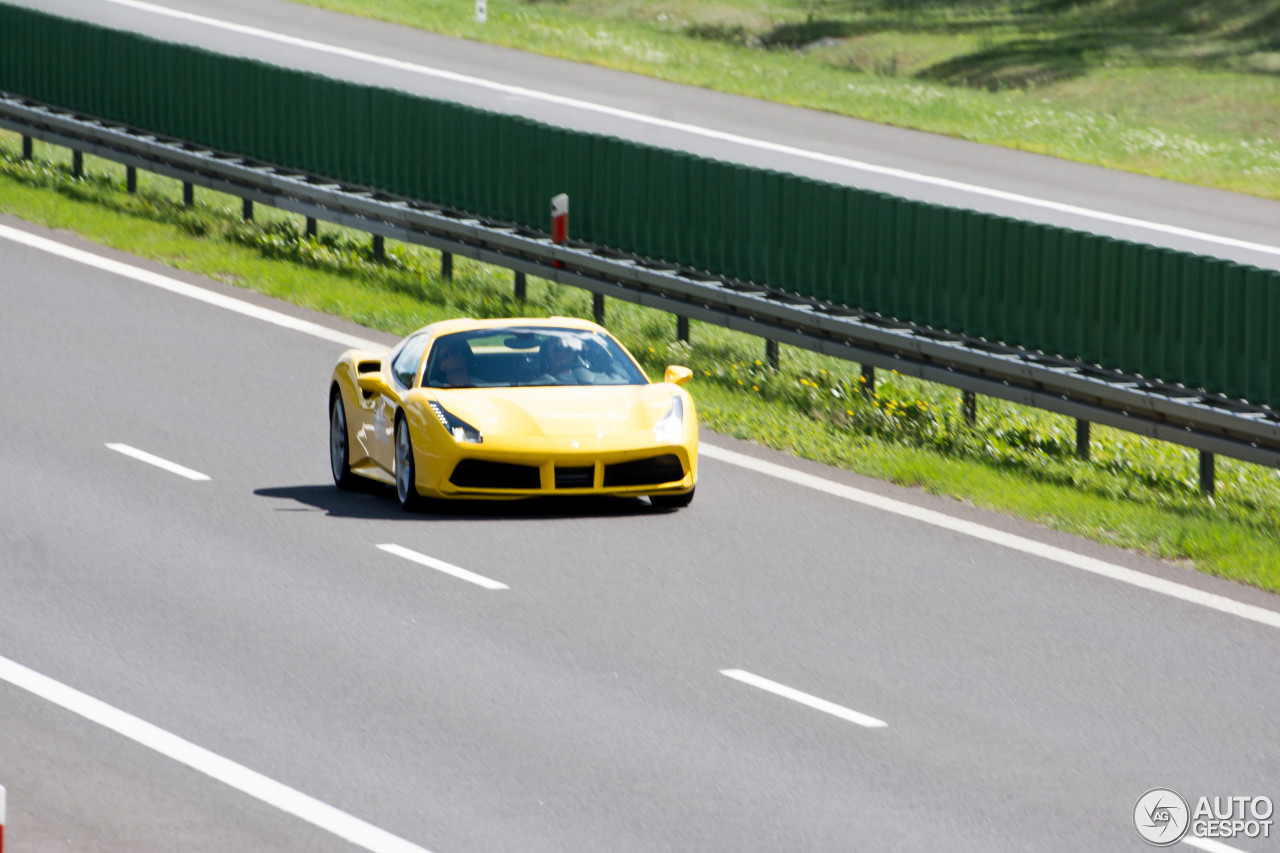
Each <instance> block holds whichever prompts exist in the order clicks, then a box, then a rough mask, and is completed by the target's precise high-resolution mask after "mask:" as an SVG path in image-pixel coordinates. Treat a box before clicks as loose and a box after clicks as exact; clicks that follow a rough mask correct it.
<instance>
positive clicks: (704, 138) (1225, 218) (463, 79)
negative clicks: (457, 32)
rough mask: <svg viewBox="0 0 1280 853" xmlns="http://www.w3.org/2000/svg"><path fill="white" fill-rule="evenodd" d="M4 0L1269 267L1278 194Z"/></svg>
mask: <svg viewBox="0 0 1280 853" xmlns="http://www.w3.org/2000/svg"><path fill="white" fill-rule="evenodd" d="M16 2H18V3H19V4H21V5H28V6H33V7H38V8H44V9H47V10H49V11H53V12H57V13H61V14H65V15H69V16H74V17H83V18H85V19H89V20H93V21H96V22H98V23H103V24H107V25H110V26H114V27H118V28H123V29H130V30H134V31H138V32H142V33H146V34H148V35H152V36H155V37H159V38H164V39H168V40H174V41H181V42H186V43H191V44H196V45H199V46H202V47H208V48H210V49H214V50H218V51H222V52H227V53H233V54H237V55H244V56H250V57H253V58H257V59H262V60H266V61H270V62H273V63H276V64H281V65H288V66H292V67H297V68H302V69H306V70H310V71H314V72H317V73H322V74H326V75H329V76H336V77H341V78H344V79H350V80H355V81H358V82H363V83H369V84H372V85H379V86H385V87H389V88H399V89H404V90H407V91H412V92H417V93H420V94H424V95H429V96H432V97H439V98H443V99H447V100H454V101H461V102H464V103H470V104H473V105H475V106H479V107H483V108H486V109H492V110H495V111H499V112H507V113H515V114H520V115H526V116H529V117H532V118H536V119H540V120H543V121H546V122H549V123H552V124H557V125H562V126H568V127H577V128H582V129H587V130H592V131H597V132H603V133H609V134H613V135H618V136H624V137H627V138H632V139H637V140H642V141H647V142H651V143H653V144H657V145H662V146H665V147H673V148H679V149H683V150H689V151H693V152H695V153H699V154H703V155H707V156H712V157H717V158H720V159H725V160H732V161H735V162H743V163H750V164H753V165H757V166H766V167H769V168H776V169H780V170H783V171H789V172H796V173H800V174H807V175H811V176H813V177H816V178H820V179H823V180H830V181H834V182H837V183H848V184H852V185H856V186H861V187H867V188H870V189H876V190H881V191H884V192H890V193H893V194H895V195H899V196H904V197H909V198H919V199H923V200H926V201H931V202H935V203H940V204H947V205H952V206H957V207H965V208H972V209H978V210H985V211H990V212H994V213H999V214H1003V215H1008V216H1013V217H1016V218H1020V219H1029V220H1034V221H1041V222H1050V223H1053V224H1058V225H1063V226H1066V227H1071V228H1077V229H1080V230H1084V231H1091V232H1095V233H1103V234H1109V235H1111V236H1115V237H1118V238H1123V239H1132V240H1137V241H1139V242H1144V243H1154V244H1157V245H1165V246H1170V247H1172V248H1177V249H1182V250H1186V251H1192V252H1196V253H1200V254H1207V255H1213V256H1217V257H1225V258H1230V259H1233V260H1237V261H1239V262H1242V263H1249V264H1254V265H1257V266H1262V267H1266V268H1271V269H1276V268H1280V202H1275V201H1269V200H1264V199H1259V198H1255V197H1251V196H1243V195H1238V194H1234V193H1226V192H1221V191H1216V190H1209V189H1205V188H1202V187H1193V186H1189V185H1185V184H1178V183H1175V182H1170V181H1162V180H1157V179H1153V178H1147V177H1143V176H1139V175H1132V174H1127V173H1120V172H1113V171H1110V170H1106V169H1101V168H1096V167H1090V166H1083V165H1080V164H1075V163H1069V162H1066V161H1063V160H1058V159H1055V158H1051V157H1043V156H1038V155H1032V154H1027V153H1024V152H1016V151H1010V150H1007V149H1000V148H992V147H989V146H984V145H978V144H974V143H969V142H964V141H961V140H955V139H950V138H946V137H942V136H936V135H933V134H926V133H919V132H914V131H907V130H903V129H900V128H892V127H886V126H883V125H877V124H873V123H869V122H861V121H855V120H852V119H846V118H842V117H838V116H833V115H828V114H825V113H818V112H813V111H808V110H801V109H795V108H791V107H785V106H781V105H777V104H770V103H765V102H760V101H756V100H753V99H748V98H742V97H735V96H729V95H722V94H719V93H715V92H709V91H706V90H703V89H698V88H693V87H688V86H678V85H674V84H669V83H663V82H660V81H655V80H651V79H648V78H644V77H639V76H636V75H630V74H623V73H618V72H612V71H608V70H605V69H600V68H595V67H592V66H583V65H578V64H574V63H568V62H563V61H560V60H554V59H549V58H546V57H542V56H536V55H531V54H526V53H522V52H519V51H512V50H506V49H502V48H497V47H493V46H490V45H484V44H478V43H475V42H468V41H464V40H459V39H451V38H444V37H440V36H436V35H433V34H429V33H422V32H418V31H415V30H411V29H407V28H403V27H397V26H393V25H389V24H384V23H380V22H376V21H370V20H365V19H360V18H351V17H348V16H344V15H339V14H336V13H331V12H327V11H324V10H318V9H312V8H310V7H305V6H301V5H299V4H294V3H289V2H285V0H164V2H163V3H154V4H153V3H146V2H141V0H96V2H93V3H85V2H83V0H16ZM460 8H461V7H460ZM166 12H167V13H168V14H166ZM175 13H176V14H177V15H178V16H179V17H174V16H173V15H174V14H175Z"/></svg>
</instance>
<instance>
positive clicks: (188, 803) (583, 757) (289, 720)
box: [0, 228, 1280, 853]
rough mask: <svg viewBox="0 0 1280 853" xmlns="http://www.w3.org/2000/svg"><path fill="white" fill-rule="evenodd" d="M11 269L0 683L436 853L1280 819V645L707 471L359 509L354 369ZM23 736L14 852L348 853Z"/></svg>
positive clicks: (11, 257)
mask: <svg viewBox="0 0 1280 853" xmlns="http://www.w3.org/2000/svg"><path fill="white" fill-rule="evenodd" d="M27 230H33V229H30V228H28V229H27ZM0 262H2V263H3V267H4V269H5V270H6V274H5V276H4V277H3V279H0V318H2V319H0V323H2V324H3V334H0V361H2V362H3V363H4V364H6V365H7V366H8V370H7V376H8V379H6V381H5V387H6V389H7V390H8V391H9V398H10V400H11V401H12V402H11V404H10V405H8V406H6V407H4V409H3V410H2V413H0V426H2V428H3V431H4V435H5V440H4V441H3V442H2V443H0V480H2V481H3V482H4V484H5V486H4V489H3V491H2V492H0V519H2V521H3V523H0V554H3V563H2V569H0V571H2V572H3V574H2V575H0V581H2V585H0V589H3V594H2V595H0V659H2V660H3V661H7V662H11V663H16V664H19V665H21V666H23V667H27V668H30V669H31V670H34V671H35V672H38V673H41V674H43V675H44V676H47V677H49V678H52V679H56V680H57V681H58V682H59V683H61V684H64V685H67V686H69V687H71V688H74V689H75V690H77V691H82V692H83V693H85V694H88V695H89V696H91V697H94V698H96V699H97V700H100V701H102V702H105V703H107V704H108V705H110V706H112V707H113V708H116V709H119V710H121V711H123V712H126V713H127V714H130V715H133V716H134V717H137V718H140V719H141V720H143V721H145V722H146V723H149V724H152V725H154V726H158V727H159V728H160V729H163V730H165V731H167V732H170V733H172V734H174V735H177V736H178V737H181V738H183V739H185V740H186V741H189V742H191V743H193V744H195V745H198V746H199V747H202V748H204V749H206V750H210V751H212V752H213V753H216V754H217V755H219V756H222V757H224V758H225V759H229V760H230V761H233V762H237V763H238V764H239V765H243V766H244V767H247V768H248V769H250V770H252V771H255V772H257V773H260V774H263V775H264V776H266V777H268V778H269V779H271V780H275V781H276V782H278V783H281V784H283V785H286V786H289V787H290V788H291V789H293V790H294V791H297V792H301V793H302V794H306V795H308V796H310V797H313V798H315V799H316V800H318V801H320V802H321V803H324V804H327V805H328V806H331V807H333V808H336V809H340V810H341V811H342V812H344V813H346V814H347V815H351V816H354V817H356V818H358V819H360V820H361V821H365V822H367V823H368V824H371V825H372V826H373V827H377V828H379V829H380V830H382V831H385V832H387V833H391V834H392V835H393V836H394V837H396V838H399V839H404V840H406V841H407V842H411V843H412V844H414V845H419V846H421V847H422V848H425V849H428V850H431V851H435V853H463V851H492V850H521V851H525V850H548V851H552V850H555V851H570V850H583V851H588V850H590V851H595V850H637V851H651V850H725V851H746V850H762V851H763V850H802V849H803V850H877V851H897V850H900V851H918V850H927V849H938V850H944V849H945V850H954V851H966V850H973V851H1003V850H1008V851H1013V850H1104V849H1105V850H1126V849H1130V850H1139V849H1143V842H1142V841H1141V840H1140V839H1139V837H1138V835H1137V834H1136V831H1135V830H1134V828H1133V826H1132V809H1133V804H1134V802H1135V801H1136V799H1137V798H1138V796H1139V795H1141V794H1142V793H1143V792H1144V791H1146V790H1148V789H1149V788H1152V787H1157V786H1165V787H1170V788H1172V789H1174V790H1176V791H1180V792H1181V793H1183V794H1184V795H1185V796H1188V797H1191V796H1198V795H1200V794H1204V795H1214V794H1218V795H1224V796H1226V795H1254V794H1266V795H1269V796H1271V797H1272V798H1273V799H1276V798H1280V796H1278V795H1280V751H1278V750H1277V746H1276V741H1275V738H1274V737H1272V736H1271V735H1272V733H1273V731H1274V710H1275V708H1276V707H1280V679H1278V678H1277V677H1276V675H1277V663H1276V662H1277V661H1278V660H1280V625H1277V624H1272V625H1266V624H1259V623H1258V622H1256V621H1250V620H1248V619H1242V618H1239V617H1237V616H1233V615H1229V614H1226V613H1222V612H1219V611H1217V610H1213V609H1209V608H1206V607H1204V606H1200V605H1198V604H1196V603H1193V602H1189V601H1181V600H1176V599H1173V598H1170V597H1168V596H1166V595H1160V594H1157V593H1154V592H1150V591H1147V590H1144V589H1139V588H1135V587H1134V586H1132V585H1131V584H1128V583H1119V582H1116V581H1114V580H1110V579H1107V578H1102V577H1097V576H1095V575H1092V574H1088V573H1085V572H1081V571H1078V570H1076V569H1072V568H1069V567H1067V566H1064V565H1063V564H1062V563H1061V562H1060V561H1055V560H1046V559H1039V558H1036V557H1033V556H1029V555H1027V554H1025V553H1020V552H1018V551H1014V550H1011V549H1009V548H1006V547H1002V546H1000V545H998V544H993V543H991V542H988V541H985V540H983V539H979V538H975V537H973V536H969V535H962V534H960V533H957V532H949V531H946V530H942V529H939V528H937V527H936V526H927V525H921V524H919V523H917V522H914V521H912V520H910V519H907V518H903V517H901V516H900V515H897V514H894V513H890V512H884V511H880V510H877V509H874V508H870V507H867V506H863V505H860V504H856V503H852V502H850V501H848V500H844V499H842V498H840V497H838V496H835V495H831V494H826V493H823V492H820V491H816V490H815V489H813V488H808V487H804V486H802V485H797V484H793V483H787V482H781V481H779V480H778V479H777V478H775V477H770V476H765V475H762V474H760V473H757V472H755V471H752V470H750V469H747V468H744V467H742V466H740V465H736V464H726V463H725V462H722V461H719V460H718V459H716V458H715V457H714V456H708V457H704V461H703V468H702V482H701V483H700V485H699V490H698V499H697V500H696V501H695V502H694V504H693V506H692V507H690V508H689V509H688V510H684V511H680V512H675V513H667V512H655V511H653V510H651V509H650V508H649V507H648V506H647V504H645V503H644V502H643V501H634V502H632V501H620V502H605V503H602V504H599V505H597V504H592V503H568V504H558V503H552V504H533V505H496V506H465V507H463V508H461V509H459V510H457V511H454V512H449V513H446V514H426V515H421V516H416V517H411V516H406V515H405V514H404V513H402V512H401V511H400V509H399V508H398V506H397V505H396V503H395V501H394V497H393V496H392V495H391V494H389V493H388V492H386V491H380V490H376V489H375V490H374V491H372V492H370V493H366V494H354V495H353V494H345V493H339V492H338V491H337V490H336V489H334V488H333V487H332V486H331V484H330V479H329V474H328V470H327V458H326V428H327V426H326V417H325V410H324V409H325V400H326V397H325V391H326V383H327V377H328V373H329V370H330V369H331V367H332V364H333V362H334V360H335V358H336V357H337V355H338V353H339V352H340V351H341V349H342V348H343V347H342V346H341V344H337V343H334V342H333V341H329V340H322V339H318V338H316V337H314V336H311V335H308V334H303V333H300V332H297V331H293V330H289V329H284V328H280V327H278V326H275V325H271V324H268V323H265V322H263V321H262V320H260V319H256V318H254V317H251V316H243V315H241V314H236V313H232V312H229V311H227V310H224V309H223V308H220V307H217V306H214V305H208V304H203V303H201V302H197V301H194V300H192V299H189V298H187V297H185V296H183V295H180V294H176V293H172V292H167V291H165V290H160V289H157V288H156V287H152V286H148V285H146V284H143V283H139V282H138V281H135V280H131V279H129V278H123V277H121V276H119V275H115V274H111V273H107V272H103V271H100V270H95V269H90V268H86V267H85V266H84V265H82V264H79V263H74V262H72V261H69V260H66V259H64V258H60V257H57V256H51V255H49V254H47V253H43V252H38V251H35V250H33V249H31V248H29V247H26V246H22V245H18V244H15V243H13V242H11V241H9V240H0ZM167 274H169V275H174V274H172V273H167ZM176 275H177V277H178V278H182V279H184V280H189V281H193V282H195V283H197V284H200V285H201V286H203V287H206V288H211V289H212V290H213V291H215V292H231V291H230V290H229V289H228V288H223V287H220V286H219V285H217V284H214V283H211V282H201V281H199V280H197V279H194V278H191V277H187V276H183V275H181V274H176ZM235 295H236V296H242V294H239V293H236V294H235ZM245 298H247V299H250V300H251V301H253V302H255V303H258V304H268V303H267V301H266V300H264V299H261V298H258V297H245ZM277 307H279V309H280V310H282V311H284V312H286V313H288V314H289V315H291V316H295V317H303V318H309V319H312V320H315V321H317V322H320V323H324V324H325V325H328V326H338V327H340V326H341V324H338V323H336V322H333V321H327V320H325V319H324V318H321V317H315V316H311V315H308V314H306V313H305V312H301V311H299V310H298V309H293V308H288V307H280V306H277ZM354 331H356V332H359V330H354ZM705 438H706V440H707V441H708V443H709V444H711V445H713V446H715V447H718V448H722V449H730V450H736V451H738V452H741V453H744V454H746V455H748V456H750V457H753V458H756V459H763V460H772V461H774V462H780V463H782V464H784V465H787V466H789V467H790V468H793V469H795V468H799V469H801V470H803V471H808V472H811V473H816V474H818V475H819V476H821V477H823V478H825V479H826V480H828V481H832V482H836V483H842V484H851V485H855V486H858V487H860V488H863V489H866V490H869V491H870V492H873V493H875V494H876V495H881V496H888V497H898V498H900V499H902V500H905V501H907V502H908V503H910V504H912V505H916V506H922V507H926V508H932V509H936V510H941V511H944V512H947V513H949V514H951V515H955V516H958V517H960V518H962V519H967V520H970V521H976V522H980V523H982V524H985V525H988V526H989V527H991V528H993V529H998V530H1001V531H1005V532H1009V533H1014V534H1020V535H1023V536H1028V537H1030V538H1032V539H1036V540H1039V541H1042V542H1047V543H1050V544H1055V545H1058V546H1060V547H1065V548H1068V549H1071V550H1074V551H1077V552H1080V553H1082V554H1084V555H1087V556H1093V557H1095V558H1098V559H1101V560H1105V561H1107V562H1108V563H1111V564H1115V565H1118V566H1124V567H1129V568H1131V569H1136V570H1137V571H1138V572H1140V573H1142V574H1143V575H1144V576H1146V577H1153V578H1163V579H1167V580H1173V581H1176V582H1179V583H1182V584H1186V585H1188V586H1189V587H1194V588H1195V589H1197V590H1203V591H1209V592H1216V593H1220V594H1225V595H1226V596H1228V597H1230V598H1231V599H1234V600H1236V601H1242V602H1246V603H1252V604H1254V605H1258V606H1261V607H1263V608H1266V609H1267V610H1268V611H1269V612H1271V613H1272V615H1273V617H1274V615H1275V613H1276V612H1280V607H1278V606H1277V605H1276V602H1275V599H1274V597H1273V596H1268V595H1265V594H1262V593H1259V592H1257V591H1253V590H1247V589H1243V588H1239V587H1235V586H1233V585H1231V584H1227V583H1225V582H1218V581H1216V580H1214V579H1211V578H1206V577H1202V576H1199V575H1196V574H1194V573H1192V572H1187V571H1186V570H1183V569H1179V568H1177V567H1173V566H1169V565H1165V564H1160V563H1158V562H1156V561H1152V560H1146V559H1142V558H1139V557H1136V556H1134V555H1131V554H1127V553H1124V552H1118V551H1114V550H1111V549H1105V548H1102V547H1100V546H1096V545H1092V544H1088V543H1083V542H1079V541H1076V540H1073V539H1072V538H1070V537H1066V536H1063V535H1060V534H1054V533H1051V532H1048V531H1042V530H1039V529H1037V528H1035V527H1033V526H1031V525H1026V524H1021V523H1016V522H1011V521H1008V520H1005V519H1002V518H999V517H995V516H990V515H988V514H985V513H979V512H977V511H975V510H973V509H971V508H966V507H964V506H963V505H960V504H957V503H955V502H952V501H945V500H940V499H931V498H928V497H927V496H923V495H919V494H916V493H913V492H909V491H906V490H900V489H896V488H892V487H889V486H886V485H884V484H879V483H875V482H870V481H864V480H862V479H860V478H857V477H854V476H852V475H849V474H847V473H843V472H838V471H833V470H828V469H824V468H821V467H820V466H814V465H806V464H803V463H796V462H794V461H792V460H788V459H787V458H786V457H783V456H781V455H780V454H774V453H768V452H765V451H762V450H759V449H756V448H752V447H749V446H745V445H741V444H737V443H734V442H731V441H729V440H728V439H724V438H721V437H718V436H706V437H705ZM117 443H119V444H124V445H128V446H130V447H133V448H137V449H139V450H143V451H145V452H147V453H150V454H154V455H155V456H158V457H162V458H164V459H166V460H169V461H171V462H174V463H178V464H180V465H182V466H185V467H187V468H190V469H194V470H195V471H198V472H201V473H203V474H204V475H206V476H207V477H209V478H210V479H208V480H203V481H197V480H189V479H186V478H184V477H181V476H178V475H176V474H173V473H170V472H169V471H167V470H164V469H161V468H158V467H155V466H154V465H151V464H146V463H144V462H142V461H139V460H138V459H135V458H133V457H130V456H126V455H124V454H122V453H119V452H115V451H113V450H112V449H111V448H109V447H108V445H112V444H117ZM382 544H396V545H399V546H401V547H403V548H408V549H412V550H413V551H415V552H418V553H421V554H425V555H429V556H430V557H433V558H435V559H437V560H443V561H446V562H447V563H450V564H453V565H455V566H459V567H462V568H464V569H467V570H469V571H471V572H475V573H478V574H480V575H483V576H485V577H487V578H490V579H493V580H496V581H499V582H501V583H502V584H505V585H506V586H507V588H506V589H502V590H489V589H485V588H482V587H480V586H477V585H475V584H472V583H468V582H466V581H464V580H461V579H459V578H456V577H453V576H451V575H448V574H444V573H442V572H439V571H436V570H434V569H431V568H427V567H424V566H422V565H419V564H416V563H413V562H410V561H408V560H405V559H402V558H400V557H398V556H396V555H394V554H390V553H387V552H385V551H382V550H379V549H378V547H377V546H378V545H382ZM736 670H741V671H743V672H745V673H750V674H752V675H755V676H759V677H762V678H765V679H768V680H770V681H771V682H776V683H777V684H780V685H785V686H786V687H789V688H792V689H794V690H799V691H803V692H804V693H805V694H808V695H810V696H813V697H818V698H820V699H822V700H825V701H827V702H831V703H835V704H836V705H839V706H841V707H843V708H846V709H851V710H852V711H855V712H857V713H859V714H861V715H866V716H869V717H871V718H875V719H876V720H878V721H881V722H883V723H885V724H886V725H884V726H882V727H876V728H868V727H864V726H863V725H859V724H857V722H850V721H849V720H848V719H846V718H844V717H842V716H837V715H834V714H831V713H824V712H823V711H822V710H819V709H815V708H813V707H809V706H806V705H804V704H801V703H800V702H797V701H793V700H792V699H789V698H785V697H783V696H780V695H776V694H774V693H770V692H767V691H765V690H762V689H759V688H758V687H756V686H753V685H752V684H749V683H744V682H743V681H742V680H738V679H736V678H733V677H730V675H726V674H725V672H726V671H730V673H731V674H735V673H733V672H732V671H736ZM746 677H747V676H741V675H740V676H739V678H746ZM0 708H3V709H4V712H3V719H4V721H5V722H4V724H3V725H0V785H4V786H5V787H6V788H7V789H8V792H9V794H8V801H9V821H8V833H7V837H8V843H9V848H8V849H9V850H10V851H13V852H14V853H27V852H28V851H49V850H68V851H71V850H94V849H127V850H131V851H147V850H156V851H161V850H166V851H167V850H178V849H181V850H194V851H202V850H210V851H212V850H226V849H240V850H293V851H296V850H308V851H323V850H335V851H338V850H348V849H354V848H353V847H352V846H351V845H350V844H348V842H346V841H343V840H340V839H339V838H337V837H335V836H334V834H333V833H331V832H327V831H325V830H323V829H321V828H318V827H317V826H316V825H314V823H313V822H309V820H308V819H307V818H300V817H298V816H295V815H293V814H289V813H286V812H284V811H282V810H280V809H279V808H275V807H272V806H271V805H269V804H268V803H264V802H263V801H261V800H259V799H257V798H255V797H254V796H252V795H249V794H246V793H245V792H244V791H243V790H240V789H237V788H234V787H229V786H228V785H226V784H223V783H222V782H219V781H216V780H215V779H212V778H210V777H209V776H208V775H205V774H202V773H199V772H195V771H193V770H191V769H188V768H187V767H184V766H182V765H181V764H179V763H177V762H175V761H173V760H171V759H170V758H168V757H166V756H165V755H162V754H159V753H157V752H156V751H154V750H151V749H146V748H144V747H142V746H140V745H139V744H137V743H135V742H133V741H131V740H128V739H126V738H125V737H122V736H121V735H120V734H118V733H117V732H114V731H110V730H108V729H107V728H104V727H103V726H101V725H98V724H96V723H94V722H91V721H90V720H89V719H86V718H85V717H84V716H83V715H81V714H76V713H70V712H68V711H67V710H65V709H64V708H62V707H59V706H57V705H55V704H52V703H51V702H49V701H45V700H44V699H42V698H40V697H38V696H37V695H34V694H33V693H32V692H31V691H30V690H27V689H21V688H20V687H18V686H15V684H14V683H13V681H12V678H8V677H6V679H5V680H0ZM846 716H847V715H846ZM854 719H855V720H857V719H858V718H856V717H855V718H854ZM1272 843H1274V842H1272ZM364 846H366V847H367V849H391V848H379V847H376V846H369V845H367V844H366V845H364ZM1233 848H1234V849H1238V850H1245V851H1260V850H1264V849H1274V847H1267V846H1266V845H1264V844H1261V843H1259V842H1252V843H1250V842H1243V841H1241V842H1233Z"/></svg>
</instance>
